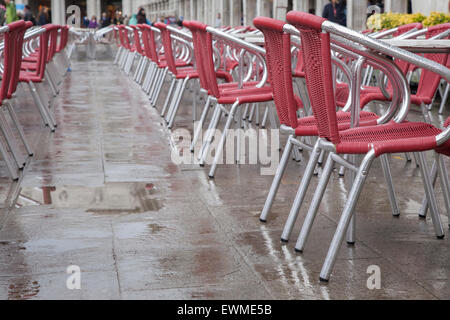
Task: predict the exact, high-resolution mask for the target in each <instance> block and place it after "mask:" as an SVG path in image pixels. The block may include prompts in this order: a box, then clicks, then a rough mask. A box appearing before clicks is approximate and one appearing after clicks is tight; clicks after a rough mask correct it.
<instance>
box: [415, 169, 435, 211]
mask: <svg viewBox="0 0 450 320" xmlns="http://www.w3.org/2000/svg"><path fill="white" fill-rule="evenodd" d="M437 176H438V173H437V164H436V161H434V162H433V166H432V167H431V173H430V179H431V183H432V184H433V186H435V185H436V181H437ZM427 212H428V199H427V196H426V195H424V197H423V200H422V205H421V206H420V210H419V218H426V216H427Z"/></svg>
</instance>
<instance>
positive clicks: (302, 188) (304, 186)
mask: <svg viewBox="0 0 450 320" xmlns="http://www.w3.org/2000/svg"><path fill="white" fill-rule="evenodd" d="M319 141H320V140H319V139H318V140H317V141H316V143H315V144H314V147H313V149H312V151H311V154H310V156H309V160H308V164H307V165H306V169H305V173H304V174H303V177H302V180H301V182H300V185H299V187H298V190H297V194H296V195H295V199H294V202H293V203H292V207H291V210H290V212H289V216H288V218H287V220H286V224H285V225H284V229H283V234H282V235H281V241H288V240H289V236H290V235H291V232H292V229H293V227H294V224H295V221H296V220H297V217H298V214H299V212H300V207H301V205H302V203H303V199H304V198H305V195H306V191H307V190H308V187H309V183H310V181H311V178H312V175H313V173H314V168H315V167H316V164H317V160H318V159H319V155H320V152H321V148H320V147H319Z"/></svg>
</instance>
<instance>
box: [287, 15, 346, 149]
mask: <svg viewBox="0 0 450 320" xmlns="http://www.w3.org/2000/svg"><path fill="white" fill-rule="evenodd" d="M286 19H287V21H288V22H289V23H290V24H292V25H294V26H295V27H296V28H297V29H298V30H299V31H300V37H301V41H302V52H303V59H304V63H305V68H304V70H305V79H306V85H307V88H308V93H309V98H310V102H311V107H312V110H313V114H314V117H315V119H316V121H317V128H318V132H319V136H320V137H321V138H326V139H328V140H329V141H331V142H332V143H335V144H336V143H339V141H340V140H339V131H338V125H337V118H336V103H335V98H334V91H333V76H332V68H331V50H330V35H329V34H328V33H327V32H322V23H323V22H324V21H326V19H324V18H321V17H319V16H316V15H312V14H309V13H305V12H300V11H291V12H289V13H288V14H287V16H286ZM289 70H290V69H289Z"/></svg>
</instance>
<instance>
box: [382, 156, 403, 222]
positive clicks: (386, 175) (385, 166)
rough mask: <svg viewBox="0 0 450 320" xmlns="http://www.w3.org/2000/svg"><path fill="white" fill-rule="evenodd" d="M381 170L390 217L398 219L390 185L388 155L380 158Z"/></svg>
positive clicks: (392, 187) (391, 185)
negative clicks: (387, 196) (389, 206)
mask: <svg viewBox="0 0 450 320" xmlns="http://www.w3.org/2000/svg"><path fill="white" fill-rule="evenodd" d="M380 160H381V168H382V169H383V174H384V178H385V180H386V186H387V191H388V195H389V202H390V204H391V209H392V215H393V216H395V217H398V216H399V215H400V210H399V209H398V204H397V199H396V197H395V191H394V184H393V183H392V175H391V169H390V167H389V161H388V155H387V154H383V155H381V156H380Z"/></svg>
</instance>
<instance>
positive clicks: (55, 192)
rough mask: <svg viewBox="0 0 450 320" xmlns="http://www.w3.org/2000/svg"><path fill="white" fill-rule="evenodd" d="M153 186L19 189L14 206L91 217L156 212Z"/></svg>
mask: <svg viewBox="0 0 450 320" xmlns="http://www.w3.org/2000/svg"><path fill="white" fill-rule="evenodd" d="M158 192H159V190H158V188H157V187H156V186H155V185H154V184H152V183H143V182H111V183H106V184H104V185H103V186H100V187H88V186H52V187H48V186H46V187H34V188H22V190H21V192H20V194H19V197H18V198H17V201H16V204H15V205H16V207H18V208H22V207H27V206H40V205H50V206H52V207H54V208H58V209H77V208H81V209H85V210H86V211H87V212H90V213H93V214H124V213H125V214H133V213H143V212H148V211H159V210H160V209H161V208H162V207H163V203H162V201H161V200H160V199H158V198H157V196H158Z"/></svg>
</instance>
